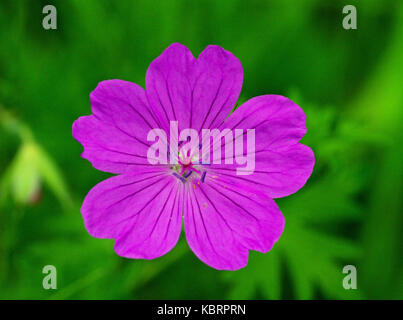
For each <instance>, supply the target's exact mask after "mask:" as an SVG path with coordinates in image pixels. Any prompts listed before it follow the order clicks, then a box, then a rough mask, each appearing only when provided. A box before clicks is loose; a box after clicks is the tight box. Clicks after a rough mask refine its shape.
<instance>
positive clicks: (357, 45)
mask: <svg viewBox="0 0 403 320" xmlns="http://www.w3.org/2000/svg"><path fill="white" fill-rule="evenodd" d="M46 4H54V5H55V6H56V8H57V13H58V29H57V30H44V29H43V28H42V19H43V17H44V15H43V14H42V8H43V7H44V6H45V5H46ZM347 4H354V5H355V6H356V7H357V12H358V29H357V30H344V29H343V28H342V19H343V14H342V8H343V6H344V5H347ZM172 42H181V43H183V44H185V45H186V46H187V47H189V48H190V49H191V50H192V52H193V53H194V55H195V56H197V55H198V54H199V53H200V52H201V51H202V50H203V49H204V48H205V47H206V46H207V45H208V44H218V45H220V46H222V47H224V48H225V49H227V50H229V51H231V52H233V53H234V54H235V55H236V56H237V57H238V58H239V59H240V60H241V62H242V64H243V68H244V86H243V90H242V94H241V97H240V102H243V101H245V100H247V99H249V98H251V97H253V96H256V95H262V94H274V93H275V94H282V95H286V96H288V97H290V98H291V99H293V100H294V101H296V102H297V103H298V104H299V105H300V106H301V107H302V108H303V109H304V110H305V112H306V114H307V119H308V120H307V126H308V134H307V135H306V136H305V137H304V139H303V142H304V143H305V144H307V145H309V146H311V147H312V148H313V150H314V151H315V155H316V166H315V169H314V173H313V175H312V177H311V178H310V180H309V181H308V183H307V184H306V186H305V187H304V188H303V189H301V190H300V191H299V192H298V193H296V194H295V195H292V196H289V197H287V198H284V199H279V200H277V203H278V204H279V206H280V208H281V210H282V212H283V214H284V215H285V217H286V227H285V231H284V233H283V236H282V237H281V239H280V241H279V242H278V243H277V244H276V245H275V247H274V249H273V250H272V251H271V252H269V253H268V254H261V253H257V252H251V254H250V259H249V264H248V266H247V267H246V268H244V269H242V270H240V271H236V272H222V271H217V270H214V269H211V268H209V267H207V266H206V265H204V264H203V263H202V262H201V261H199V260H198V259H197V258H196V257H195V256H194V254H193V253H192V252H191V251H190V249H189V247H188V246H187V244H186V241H185V237H184V234H182V237H181V240H180V242H179V243H178V245H177V246H176V247H175V248H174V249H173V250H172V251H171V252H170V253H169V254H167V255H166V256H164V257H161V258H159V259H156V260H153V261H142V260H129V259H124V258H121V257H119V256H117V255H116V254H115V253H114V251H113V240H100V239H94V238H92V237H91V236H90V235H89V234H88V233H87V232H86V230H85V228H84V226H83V221H82V218H81V215H80V211H79V210H80V205H81V203H82V200H83V199H84V197H85V195H86V193H87V192H88V191H89V190H90V189H91V188H92V187H93V186H94V185H95V184H96V183H98V182H100V181H102V180H104V179H105V178H107V177H109V176H110V175H109V174H107V173H102V172H100V171H97V170H95V169H94V168H93V167H92V166H91V164H90V163H89V162H88V161H86V160H84V159H82V158H80V154H81V152H82V147H81V145H80V144H79V143H78V142H76V141H75V140H74V139H73V138H72V135H71V126H72V123H73V121H74V120H75V119H77V118H78V117H79V116H82V115H86V114H89V113H90V103H89V93H90V92H91V91H92V90H93V89H94V88H95V87H96V85H97V83H98V82H100V81H102V80H105V79H115V78H117V79H123V80H129V81H132V82H135V83H138V84H140V85H142V86H144V77H145V72H146V70H147V67H148V65H149V63H150V62H151V61H152V60H153V59H154V58H155V57H157V56H158V55H159V54H160V53H161V52H162V51H163V50H164V49H165V48H166V47H167V46H168V45H169V44H170V43H172ZM402 53H403V2H402V1H391V0H386V1H365V0H362V1H355V0H351V1H323V0H306V1H290V0H285V1H284V0H283V1H274V0H273V1H257V0H248V1H243V0H233V1H224V0H220V1H217V0H210V1H184V0H183V1H180V0H178V1H156V0H155V1H145V0H142V1H140V0H137V1H89V0H86V1H79V0H63V1H28V0H26V1H22V0H16V1H4V0H3V1H1V3H0V179H1V180H0V298H2V299H97V298H102V299H152V298H154V299H233V298H237V299H280V298H286V299H332V298H341V299H362V298H369V299H386V298H389V299H402V298H403V259H402V256H403V254H402V251H403V250H402V225H403V223H402V222H403V219H402V190H403V186H402V181H403V179H402V178H403V177H402V172H403V161H402V158H403V157H402V156H403V151H402V147H401V142H402V139H403V131H402V121H403V90H402V89H403V88H402V86H403V54H402ZM347 264H352V265H355V266H356V267H357V283H358V289H357V290H344V289H343V286H342V280H343V277H344V276H345V275H344V274H343V273H342V269H343V266H345V265H347ZM45 265H54V266H56V268H57V272H58V273H57V277H58V283H57V285H58V289H57V290H44V289H43V288H42V279H43V277H44V274H42V268H43V267H44V266H45Z"/></svg>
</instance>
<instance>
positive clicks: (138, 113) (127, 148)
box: [73, 80, 158, 173]
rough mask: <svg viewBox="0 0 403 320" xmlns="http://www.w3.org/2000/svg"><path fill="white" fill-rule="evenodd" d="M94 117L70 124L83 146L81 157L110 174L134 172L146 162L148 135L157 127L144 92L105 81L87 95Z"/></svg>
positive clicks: (130, 86) (118, 81) (120, 83)
mask: <svg viewBox="0 0 403 320" xmlns="http://www.w3.org/2000/svg"><path fill="white" fill-rule="evenodd" d="M90 100H91V107H92V111H93V113H94V114H93V115H91V116H85V117H80V118H79V119H78V120H76V121H75V122H74V124H73V137H74V138H75V139H76V140H78V141H79V142H80V143H81V144H82V145H83V147H84V153H83V154H82V157H83V158H85V159H88V160H89V161H90V162H91V163H92V164H93V165H94V167H95V168H97V169H99V170H103V171H107V172H112V173H123V172H126V171H128V170H135V169H136V167H137V166H139V165H142V164H144V165H145V166H149V164H148V161H147V149H148V147H149V146H150V144H151V142H148V141H147V133H148V131H149V130H151V129H152V128H158V124H157V122H156V120H155V119H156V118H155V115H154V114H153V113H152V112H151V110H150V108H149V106H148V102H147V99H146V97H145V92H144V90H143V89H142V88H141V87H139V86H138V85H136V84H134V83H131V82H127V81H122V80H107V81H102V82H100V83H99V84H98V86H97V88H96V89H95V90H94V91H93V92H92V93H91V95H90Z"/></svg>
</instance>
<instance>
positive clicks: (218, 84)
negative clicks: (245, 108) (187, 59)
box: [190, 45, 243, 131]
mask: <svg viewBox="0 0 403 320" xmlns="http://www.w3.org/2000/svg"><path fill="white" fill-rule="evenodd" d="M196 77H197V80H196V84H195V86H194V89H193V105H192V108H191V110H192V118H191V122H190V127H192V128H194V129H196V130H199V131H200V130H201V129H206V128H212V129H214V128H218V127H219V126H220V124H222V123H223V122H224V120H225V118H226V117H228V115H229V114H230V112H231V110H232V108H233V107H234V106H235V103H236V101H237V100H238V97H239V94H240V92H241V89H242V81H243V70H242V65H241V62H240V61H239V60H238V58H236V57H235V56H234V55H233V54H232V53H231V52H229V51H226V50H224V49H223V48H221V47H219V46H215V45H210V46H208V47H207V48H206V49H204V51H203V52H202V53H201V54H200V55H199V58H198V59H197V76H196Z"/></svg>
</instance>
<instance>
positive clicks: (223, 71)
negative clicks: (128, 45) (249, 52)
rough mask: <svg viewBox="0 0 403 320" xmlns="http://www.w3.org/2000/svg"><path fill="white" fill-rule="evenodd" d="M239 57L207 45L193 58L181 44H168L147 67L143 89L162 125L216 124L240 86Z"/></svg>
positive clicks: (197, 128)
mask: <svg viewBox="0 0 403 320" xmlns="http://www.w3.org/2000/svg"><path fill="white" fill-rule="evenodd" d="M242 79H243V71H242V66H241V63H240V62H239V60H238V59H237V58H236V57H235V56H234V55H233V54H232V53H230V52H228V51H226V50H224V49H222V48H221V47H219V46H212V45H211V46H208V47H207V48H206V49H205V50H204V51H203V52H202V53H201V54H200V56H199V57H198V59H197V60H196V59H195V58H194V57H193V55H192V53H191V52H190V51H189V50H188V49H187V48H186V47H185V46H183V45H181V44H179V43H174V44H172V45H170V46H169V47H168V48H167V49H166V50H165V51H164V52H163V53H162V54H161V55H160V56H159V57H158V58H157V59H155V60H154V61H153V62H152V63H151V64H150V67H149V68H148V70H147V75H146V91H147V97H148V99H149V101H150V104H151V106H152V107H153V109H155V110H158V114H159V115H160V122H161V123H162V125H164V127H163V128H164V129H167V128H168V124H169V121H171V120H178V122H179V129H180V130H181V129H184V128H193V129H196V130H200V129H201V128H202V127H203V128H209V127H218V126H219V125H220V124H221V123H222V122H223V121H224V119H225V118H226V117H227V116H228V114H229V113H230V111H231V109H232V107H233V106H234V105H235V102H236V101H237V99H238V96H239V93H240V91H241V87H242Z"/></svg>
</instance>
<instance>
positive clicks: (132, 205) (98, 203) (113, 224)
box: [81, 169, 183, 259]
mask: <svg viewBox="0 0 403 320" xmlns="http://www.w3.org/2000/svg"><path fill="white" fill-rule="evenodd" d="M182 189H183V184H182V183H181V182H180V181H178V180H176V179H173V178H172V176H171V175H169V174H167V172H166V171H161V170H157V169H153V170H149V171H144V172H142V173H136V174H132V173H128V174H124V175H119V176H115V177H112V178H109V179H107V180H105V181H103V182H101V183H99V184H98V185H96V186H95V187H94V188H93V189H91V191H90V192H89V193H88V195H87V197H86V198H85V200H84V203H83V206H82V208H81V212H82V215H83V218H84V223H85V227H86V228H87V230H88V232H89V233H90V234H91V235H92V236H94V237H97V238H113V239H115V251H116V253H117V254H119V255H120V256H123V257H128V258H142V259H153V258H156V257H159V256H161V255H163V254H165V253H167V252H168V251H170V250H171V249H172V248H173V247H174V246H175V244H176V243H177V241H178V239H179V235H180V231H181V225H182V210H183V208H182V202H183V190H182Z"/></svg>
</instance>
